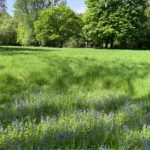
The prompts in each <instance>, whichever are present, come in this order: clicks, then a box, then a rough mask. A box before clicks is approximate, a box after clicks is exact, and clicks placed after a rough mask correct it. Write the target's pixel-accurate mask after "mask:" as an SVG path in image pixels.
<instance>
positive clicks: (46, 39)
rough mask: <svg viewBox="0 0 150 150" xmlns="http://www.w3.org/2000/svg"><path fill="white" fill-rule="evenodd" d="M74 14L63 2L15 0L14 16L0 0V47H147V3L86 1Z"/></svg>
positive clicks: (149, 15)
mask: <svg viewBox="0 0 150 150" xmlns="http://www.w3.org/2000/svg"><path fill="white" fill-rule="evenodd" d="M85 3H86V5H87V7H88V8H87V11H86V12H85V13H84V14H76V13H75V12H74V11H73V10H71V9H70V8H69V7H68V6H66V1H65V0H16V2H15V5H14V8H15V12H14V16H13V17H12V16H10V15H9V14H8V13H7V12H6V5H5V0H0V44H1V45H27V46H29V45H33V46H34V45H36V46H53V47H63V46H64V47H95V48H98V47H100V48H103V47H105V48H150V4H149V0H86V1H85Z"/></svg>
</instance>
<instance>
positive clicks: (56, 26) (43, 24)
mask: <svg viewBox="0 0 150 150" xmlns="http://www.w3.org/2000/svg"><path fill="white" fill-rule="evenodd" d="M81 25H82V21H81V19H80V18H79V17H77V16H76V15H75V13H74V12H73V11H72V10H71V9H70V8H69V7H67V6H64V5H63V6H59V7H54V8H51V9H46V10H43V11H42V12H41V13H40V16H39V18H38V21H37V22H36V23H35V33H36V37H37V39H38V41H39V42H40V43H41V45H51V46H54V45H52V43H56V44H58V43H59V45H57V46H60V47H62V46H63V43H64V42H65V41H67V40H68V39H69V38H70V37H75V36H77V35H78V34H79V32H80V30H81V29H82V27H81Z"/></svg>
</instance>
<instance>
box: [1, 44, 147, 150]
mask: <svg viewBox="0 0 150 150" xmlns="http://www.w3.org/2000/svg"><path fill="white" fill-rule="evenodd" d="M89 148H90V149H104V148H108V149H115V150H133V149H143V150H144V149H150V51H146V50H145V51H139V50H110V49H108V50H105V49H103V50H102V49H71V48H62V49H60V48H42V47H41V48H40V47H38V48H36V47H0V149H2V150H3V149H4V150H5V149H6V150H16V149H18V150H30V149H31V150H50V149H89Z"/></svg>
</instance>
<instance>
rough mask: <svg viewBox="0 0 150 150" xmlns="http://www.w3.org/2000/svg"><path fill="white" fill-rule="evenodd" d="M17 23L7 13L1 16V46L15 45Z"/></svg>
mask: <svg viewBox="0 0 150 150" xmlns="http://www.w3.org/2000/svg"><path fill="white" fill-rule="evenodd" d="M16 30H17V23H16V21H15V20H14V18H12V17H11V16H9V14H7V13H3V14H1V16H0V45H15V44H16V36H17V31H16Z"/></svg>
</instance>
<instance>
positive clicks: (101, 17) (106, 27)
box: [84, 0, 147, 48]
mask: <svg viewBox="0 0 150 150" xmlns="http://www.w3.org/2000/svg"><path fill="white" fill-rule="evenodd" d="M146 2H147V1H146V0H138V1H133V0H127V1H118V0H108V1H105V0H99V1H97V0H95V1H93V0H87V1H86V4H87V6H88V11H87V13H86V14H85V26H84V31H85V34H86V36H87V38H90V39H92V40H94V41H95V42H96V43H100V44H101V43H102V44H103V43H105V46H106V48H107V47H108V44H111V47H113V42H114V40H115V39H117V40H119V41H120V44H121V46H122V47H132V46H133V47H136V45H138V44H140V40H141V38H144V37H143V36H142V35H143V29H144V28H145V26H144V23H145V22H146V16H145V4H146ZM122 44H124V45H122ZM138 46H139V45H138ZM138 46H137V47H138Z"/></svg>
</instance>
